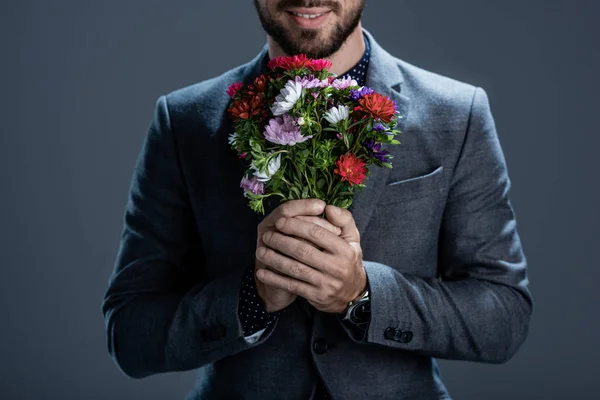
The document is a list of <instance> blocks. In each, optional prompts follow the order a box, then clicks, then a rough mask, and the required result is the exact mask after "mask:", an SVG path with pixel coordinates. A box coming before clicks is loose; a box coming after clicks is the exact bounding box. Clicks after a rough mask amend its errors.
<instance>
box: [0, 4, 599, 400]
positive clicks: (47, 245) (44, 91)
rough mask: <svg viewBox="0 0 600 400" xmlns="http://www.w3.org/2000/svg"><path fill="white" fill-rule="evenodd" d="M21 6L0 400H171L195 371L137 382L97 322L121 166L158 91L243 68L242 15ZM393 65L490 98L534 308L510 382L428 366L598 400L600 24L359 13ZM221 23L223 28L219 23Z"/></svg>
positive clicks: (579, 16) (5, 16)
mask: <svg viewBox="0 0 600 400" xmlns="http://www.w3.org/2000/svg"><path fill="white" fill-rule="evenodd" d="M232 4H233V2H220V3H218V2H216V1H198V0H196V1H190V0H188V1H185V0H171V1H156V0H145V1H125V0H121V1H94V2H91V1H83V0H69V1H66V0H63V1H60V0H57V1H42V0H37V1H20V2H10V4H8V2H2V6H1V11H0V22H1V23H0V30H1V31H0V33H1V35H0V41H1V43H2V53H1V54H2V63H1V64H0V68H1V70H2V73H1V74H0V76H1V78H0V79H1V80H2V82H1V83H2V84H1V88H2V91H1V94H2V95H1V96H0V102H1V104H0V110H1V113H2V114H1V118H2V125H1V126H2V132H1V133H2V134H1V135H0V149H1V154H0V163H1V165H0V174H1V176H2V181H1V182H2V197H1V200H0V205H1V207H0V210H1V211H0V212H1V216H2V219H1V221H2V229H1V232H2V233H1V234H2V238H1V239H2V241H1V243H2V251H1V252H0V265H1V273H2V275H1V278H0V279H1V280H0V289H1V291H0V299H1V310H2V311H1V315H2V317H1V321H2V322H1V329H0V339H1V340H0V398H2V399H40V398H56V399H75V398H85V399H108V398H110V399H138V398H139V399H146V400H149V399H178V398H183V397H184V396H185V394H186V393H187V392H188V390H189V389H190V388H191V386H192V384H193V379H194V373H193V372H185V373H169V374H163V375H159V376H153V377H149V378H146V379H143V380H133V379H129V378H127V377H125V376H124V375H122V374H121V372H119V370H118V369H117V367H116V366H115V365H114V364H113V363H112V361H111V359H110V357H109V355H108V353H107V350H106V344H105V338H104V322H103V319H102V315H101V312H100V304H101V300H102V296H103V294H104V290H105V289H106V286H107V280H108V277H109V274H110V272H111V269H112V265H113V262H114V259H115V256H116V251H117V248H118V244H119V235H120V231H121V228H122V216H123V211H124V206H125V202H126V197H127V190H128V185H129V181H130V178H131V174H132V171H133V166H134V161H135V157H136V156H137V153H138V152H139V150H140V147H141V144H142V140H143V137H144V135H145V132H146V129H147V127H148V124H149V122H150V118H151V116H152V111H153V107H154V102H155V101H156V98H157V97H158V96H159V95H161V94H164V93H167V92H169V91H171V90H174V89H176V88H179V87H183V86H186V85H189V84H191V83H194V82H197V81H199V80H203V79H206V78H209V77H212V76H215V75H218V74H220V73H222V72H223V71H225V70H226V69H229V68H232V67H234V66H236V65H238V64H241V63H243V62H246V61H248V60H249V59H251V58H252V57H253V56H254V55H255V54H256V53H257V52H258V51H259V50H260V48H261V47H262V45H263V44H264V40H265V38H264V35H263V32H262V30H261V27H260V24H259V22H258V19H257V17H256V14H255V12H254V9H253V7H252V4H251V2H250V1H246V2H235V4H236V5H235V7H237V8H234V6H233V5H232ZM367 5H368V6H367V9H366V11H365V17H364V26H365V27H366V28H367V29H369V30H370V31H371V32H372V33H373V34H374V35H375V38H376V39H377V40H378V41H379V43H381V44H382V45H383V46H384V47H385V48H386V49H387V50H388V51H390V52H391V53H392V54H394V55H396V56H397V57H399V58H402V59H404V60H406V61H408V62H411V63H413V64H416V65H418V66H421V67H423V68H426V69H429V70H432V71H434V72H437V73H440V74H443V75H447V76H451V77H453V78H456V79H459V80H463V81H466V82H469V83H472V84H475V85H478V86H482V87H483V88H485V89H486V91H487V92H488V95H489V96H490V102H491V106H492V111H493V113H494V116H495V118H496V124H497V127H498V133H499V136H500V140H501V144H502V146H503V149H504V152H505V155H506V159H507V162H508V167H509V174H510V176H511V179H512V182H513V187H512V192H511V193H512V194H511V199H512V202H513V205H514V207H515V211H516V213H517V220H518V225H519V227H518V228H519V232H520V234H521V238H522V241H523V245H524V249H525V252H526V255H527V257H528V260H529V276H530V279H531V289H532V292H533V295H534V298H535V301H536V305H537V308H536V312H535V314H534V317H533V320H532V325H531V331H530V335H529V338H528V340H527V341H526V343H525V344H524V345H523V347H522V348H521V351H520V352H519V353H518V354H517V355H516V356H515V357H514V358H513V359H512V360H511V361H509V362H508V363H507V364H504V365H486V364H480V363H467V362H452V361H442V362H441V367H442V377H443V379H444V381H445V383H446V384H447V386H448V388H449V390H450V393H451V394H452V395H453V397H454V398H455V399H483V398H485V399H542V398H544V399H563V398H572V399H587V398H590V396H592V394H593V393H597V391H598V390H597V380H598V378H597V376H596V375H597V372H598V367H597V359H598V356H600V352H599V345H598V338H599V337H600V334H599V332H598V330H599V321H598V315H599V312H598V310H597V307H598V304H599V301H600V296H599V295H598V291H597V281H598V278H599V277H600V271H599V269H598V267H599V265H598V264H599V263H598V257H597V254H595V252H596V251H597V250H598V247H599V245H600V243H599V240H598V238H599V229H598V222H599V218H598V209H597V206H598V205H599V204H600V196H599V187H598V186H599V185H598V182H599V181H600V180H599V178H598V164H597V161H595V160H594V159H595V158H597V157H595V156H596V155H597V154H598V152H599V151H600V150H599V148H600V138H599V135H598V126H599V125H600V121H599V120H598V116H599V114H600V113H599V107H598V106H599V105H600V104H599V101H598V89H599V88H598V80H597V71H598V70H599V69H600V63H599V52H598V38H599V37H600V32H599V30H598V28H597V17H598V15H599V13H598V11H599V6H598V2H597V1H592V0H589V1H586V0H577V1H574V0H570V1H569V0H564V1H550V0H527V1H523V0H502V1H500V0H497V1H481V0H454V1H447V0H430V1H423V0H404V1H397V0H395V1H392V0H388V1H383V0H371V1H368V2H367ZM234 10H235V11H234Z"/></svg>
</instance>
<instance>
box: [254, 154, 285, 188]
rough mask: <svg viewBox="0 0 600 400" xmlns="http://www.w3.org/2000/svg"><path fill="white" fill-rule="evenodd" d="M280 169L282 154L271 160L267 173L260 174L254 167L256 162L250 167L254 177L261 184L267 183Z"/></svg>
mask: <svg viewBox="0 0 600 400" xmlns="http://www.w3.org/2000/svg"><path fill="white" fill-rule="evenodd" d="M279 167H281V154H278V155H277V157H275V158H273V159H271V161H270V162H269V166H268V167H267V173H264V172H260V171H259V170H258V168H256V166H255V165H254V162H252V164H251V165H250V168H251V169H253V170H254V176H256V179H258V180H259V181H261V182H266V181H268V180H269V179H271V177H272V176H273V175H275V173H276V172H277V171H278V170H279Z"/></svg>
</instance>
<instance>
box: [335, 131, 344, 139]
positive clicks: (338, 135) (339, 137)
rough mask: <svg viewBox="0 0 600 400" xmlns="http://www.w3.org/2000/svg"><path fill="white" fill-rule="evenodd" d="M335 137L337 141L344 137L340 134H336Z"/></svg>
mask: <svg viewBox="0 0 600 400" xmlns="http://www.w3.org/2000/svg"><path fill="white" fill-rule="evenodd" d="M335 136H336V137H337V138H338V139H341V138H343V137H344V135H342V134H341V132H338V133H337V134H336V135H335Z"/></svg>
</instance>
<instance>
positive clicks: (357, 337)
mask: <svg viewBox="0 0 600 400" xmlns="http://www.w3.org/2000/svg"><path fill="white" fill-rule="evenodd" d="M255 5H256V9H257V11H258V15H259V17H260V20H261V23H262V25H263V27H264V29H265V31H266V32H267V35H268V36H267V45H266V46H265V48H263V50H262V52H261V53H260V54H259V55H258V56H257V57H256V58H255V59H254V60H252V61H251V62H249V63H248V64H245V65H242V66H240V67H238V68H235V69H233V70H231V71H228V72H226V73H225V74H223V75H222V76H220V77H217V78H214V79H211V80H207V81H204V82H200V83H198V84H195V85H192V86H189V87H186V88H182V89H179V90H176V91H174V92H172V93H169V94H168V95H166V96H160V97H159V99H158V101H157V103H156V109H155V114H154V119H153V120H152V123H151V125H150V128H149V130H148V134H147V137H146V139H145V142H144V146H143V149H142V151H141V152H140V155H139V157H138V160H137V165H136V169H135V174H134V177H133V181H132V185H131V188H130V197H129V201H128V203H127V208H126V212H125V219H124V223H125V226H124V230H123V236H122V241H121V247H120V249H119V253H118V257H117V261H116V265H115V270H114V272H113V275H112V277H111V280H110V284H109V288H108V290H107V293H106V297H105V301H104V304H103V312H104V315H105V318H106V322H107V336H108V346H109V351H110V353H111V354H112V356H113V358H114V360H115V361H116V363H117V364H118V366H119V367H120V368H121V369H122V370H123V371H124V373H126V374H127V375H129V376H131V377H134V378H142V377H145V376H148V375H152V374H157V373H161V372H168V371H183V370H190V369H198V379H197V382H196V387H195V388H194V390H193V391H192V392H191V393H190V396H189V399H230V398H232V399H233V398H235V399H238V398H239V399H309V398H315V399H317V398H319V399H321V398H335V399H359V398H373V399H403V398H406V399H409V398H410V399H448V398H450V397H449V394H448V391H447V390H446V388H445V386H444V384H443V383H442V381H441V377H440V372H439V369H438V366H437V363H436V360H435V359H436V358H445V359H456V360H470V361H480V362H489V363H503V362H506V361H507V360H509V359H510V358H511V357H512V356H513V355H514V354H515V353H516V351H517V350H518V348H519V347H520V345H521V344H522V343H523V341H524V340H525V338H526V336H527V333H528V323H529V319H530V316H531V313H532V309H533V302H532V298H531V294H530V292H529V289H528V279H527V273H526V259H525V256H524V254H523V251H522V247H521V243H520V239H519V235H518V233H517V230H516V221H515V214H514V212H513V208H512V206H511V203H510V201H509V199H508V191H509V187H510V180H509V178H508V174H507V168H506V163H505V159H504V155H503V152H502V150H501V147H500V143H499V141H498V136H497V133H496V129H495V125H494V120H493V117H492V114H491V111H490V106H489V102H488V97H487V94H486V92H485V91H484V90H483V89H481V88H478V87H474V86H472V85H469V84H467V83H463V82H458V81H456V80H453V79H450V78H447V77H443V76H440V75H437V74H434V73H432V72H428V71H425V70H423V69H420V68H418V67H416V66H413V65H411V64H409V63H407V62H405V61H402V60H399V59H397V58H394V57H393V56H391V55H390V54H389V53H387V52H386V51H385V50H384V49H383V48H382V47H380V46H379V45H378V44H377V42H376V41H375V39H374V37H373V36H372V35H371V34H370V33H369V32H368V31H366V30H364V29H363V28H362V26H361V23H360V20H361V15H362V10H363V7H364V1H359V0H338V1H332V0H329V1H301V0H298V1H296V0H256V1H255ZM298 53H304V54H306V55H308V56H309V57H311V58H321V57H327V58H329V59H330V60H331V61H332V64H333V66H332V71H333V72H335V73H337V74H339V75H344V76H346V75H350V76H352V77H353V78H354V79H357V80H358V81H359V84H361V85H366V86H368V87H371V88H373V89H374V90H376V91H379V92H382V93H384V94H386V95H388V96H390V97H391V98H392V99H393V100H394V101H395V102H396V104H397V105H398V107H399V108H400V111H401V113H402V114H403V115H404V119H403V120H402V123H401V125H400V128H401V130H402V132H403V134H402V135H401V136H400V138H399V139H400V141H401V142H402V144H401V145H397V146H390V148H388V150H389V151H390V152H392V154H393V155H394V161H393V163H394V168H393V169H387V168H372V169H371V171H370V173H371V174H370V176H369V177H368V179H367V180H366V182H365V183H366V185H367V187H366V188H365V190H363V191H362V192H359V193H357V194H356V195H355V197H354V202H353V204H352V206H351V207H350V208H349V210H342V209H339V208H336V207H333V206H331V205H327V206H326V205H325V204H324V203H323V202H322V201H319V200H316V199H310V200H296V201H290V202H287V203H285V204H283V205H277V204H271V205H270V207H267V214H268V215H267V216H266V217H264V219H263V218H262V217H259V216H257V215H256V214H254V213H253V212H252V211H251V210H250V209H249V207H248V206H247V203H246V199H245V198H244V197H243V196H242V194H241V192H240V189H239V181H240V179H241V177H242V174H243V172H244V168H243V164H242V163H241V162H240V161H239V160H238V159H237V158H236V155H235V153H234V152H233V151H232V150H231V148H230V147H229V144H228V141H227V138H228V136H229V135H230V134H231V133H232V125H231V122H230V121H229V120H228V118H227V117H226V109H227V106H228V98H227V96H226V95H225V92H226V89H227V87H228V86H229V85H230V84H231V83H232V82H237V81H244V82H246V83H247V82H250V81H251V80H252V79H253V78H254V77H256V76H258V75H259V74H260V73H262V72H264V71H265V63H266V62H267V61H268V60H269V59H270V58H273V57H276V56H281V55H290V54H298ZM323 212H325V213H326V219H324V220H320V219H319V218H318V216H319V215H320V214H321V213H323ZM262 273H264V275H261V274H262Z"/></svg>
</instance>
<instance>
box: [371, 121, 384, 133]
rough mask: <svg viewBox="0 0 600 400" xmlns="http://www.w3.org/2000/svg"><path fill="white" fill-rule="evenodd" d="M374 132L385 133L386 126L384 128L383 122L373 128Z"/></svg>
mask: <svg viewBox="0 0 600 400" xmlns="http://www.w3.org/2000/svg"><path fill="white" fill-rule="evenodd" d="M373 130H374V131H375V132H383V131H385V126H383V124H382V123H381V122H378V123H376V124H375V125H374V126H373Z"/></svg>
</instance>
